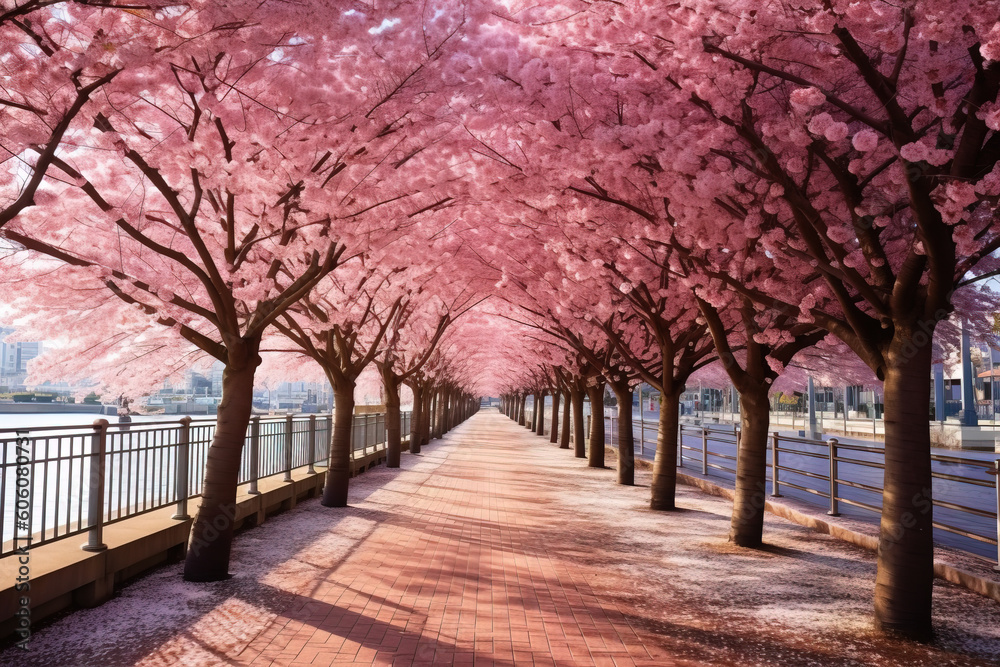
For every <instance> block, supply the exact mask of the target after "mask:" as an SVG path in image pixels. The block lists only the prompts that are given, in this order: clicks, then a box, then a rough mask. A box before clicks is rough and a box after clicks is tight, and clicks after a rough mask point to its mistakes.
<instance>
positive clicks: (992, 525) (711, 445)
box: [677, 424, 1000, 568]
mask: <svg viewBox="0 0 1000 667" xmlns="http://www.w3.org/2000/svg"><path fill="white" fill-rule="evenodd" d="M679 436H680V437H679V439H678V461H677V462H678V466H681V467H683V466H684V465H685V463H688V464H693V465H695V466H696V469H697V470H698V471H699V472H700V473H701V474H702V475H704V476H709V475H714V476H720V477H725V478H726V479H734V478H735V476H736V468H737V467H738V465H739V463H738V461H739V456H738V452H739V447H738V442H739V438H740V431H739V428H738V427H737V426H735V425H734V426H731V427H719V428H708V427H704V426H688V425H684V424H682V425H681V426H680V433H679ZM931 466H932V473H931V476H932V483H933V486H932V494H931V496H932V503H926V505H927V511H930V509H931V505H932V504H933V507H934V514H935V521H934V522H933V525H934V528H935V529H937V530H939V531H943V532H945V533H948V534H950V535H956V536H959V537H960V538H964V539H963V540H957V541H956V540H950V539H947V538H945V539H942V537H943V536H941V535H938V536H936V539H938V541H941V542H944V543H947V544H950V545H952V546H957V547H958V548H961V549H963V550H965V551H971V552H972V553H977V554H979V555H982V556H987V557H990V558H991V559H996V560H997V561H998V566H997V567H998V568H1000V544H998V540H997V535H998V533H1000V459H995V458H994V459H986V458H982V459H980V458H974V457H971V456H950V455H942V454H932V455H931ZM767 469H768V478H769V481H770V485H769V486H770V489H769V492H770V494H771V496H772V497H781V496H782V491H785V493H786V494H787V493H788V491H787V490H786V489H794V490H795V491H798V492H799V493H798V494H788V495H797V497H798V498H800V499H802V500H806V501H812V502H814V501H815V499H816V498H822V499H824V500H823V505H824V506H826V507H827V514H830V515H831V516H840V514H841V513H842V510H843V508H842V505H847V506H849V507H852V508H857V509H858V510H860V512H844V513H848V514H852V515H855V516H858V517H859V518H867V517H871V516H872V515H873V514H874V515H875V516H879V515H881V512H882V478H883V475H884V470H885V450H884V449H883V448H882V447H874V446H868V445H859V444H854V443H846V442H841V441H840V440H839V439H837V438H830V439H828V440H825V441H824V440H810V439H806V438H798V437H792V436H786V435H781V434H779V433H778V432H777V431H774V432H772V433H771V436H770V440H769V447H768V455H767ZM969 540H971V541H972V543H970V542H968V541H969ZM975 543H979V544H981V545H990V546H989V547H987V546H982V547H976V546H975ZM990 547H992V548H990Z"/></svg>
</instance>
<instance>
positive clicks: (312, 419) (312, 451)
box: [306, 415, 316, 475]
mask: <svg viewBox="0 0 1000 667" xmlns="http://www.w3.org/2000/svg"><path fill="white" fill-rule="evenodd" d="M308 458H309V470H307V471H306V472H308V473H309V474H310V475H315V474H316V468H314V467H313V466H314V464H315V463H316V415H309V457H308Z"/></svg>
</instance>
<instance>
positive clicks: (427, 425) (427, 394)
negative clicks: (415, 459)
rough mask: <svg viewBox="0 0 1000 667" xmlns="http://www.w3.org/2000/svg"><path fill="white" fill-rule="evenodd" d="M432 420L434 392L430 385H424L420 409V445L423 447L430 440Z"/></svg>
mask: <svg viewBox="0 0 1000 667" xmlns="http://www.w3.org/2000/svg"><path fill="white" fill-rule="evenodd" d="M433 420H434V393H433V392H432V391H431V388H430V386H425V387H424V408H423V410H422V411H421V419H420V446H421V447H423V446H425V445H427V444H428V443H429V442H430V441H431V428H432V425H433Z"/></svg>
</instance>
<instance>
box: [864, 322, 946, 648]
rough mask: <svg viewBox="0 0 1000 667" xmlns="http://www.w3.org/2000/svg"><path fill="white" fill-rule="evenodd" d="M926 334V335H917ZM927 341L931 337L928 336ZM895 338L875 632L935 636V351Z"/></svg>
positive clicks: (890, 356)
mask: <svg viewBox="0 0 1000 667" xmlns="http://www.w3.org/2000/svg"><path fill="white" fill-rule="evenodd" d="M918 335H920V334H918ZM926 335H927V336H929V335H930V334H926ZM901 338H904V336H902V335H900V334H897V336H896V340H893V342H892V344H891V345H890V349H889V354H888V355H887V366H888V368H887V370H886V378H885V385H884V391H885V480H884V485H883V489H884V490H883V493H882V521H881V525H880V526H879V549H878V573H877V575H876V577H875V626H876V628H877V629H879V630H880V631H882V632H885V633H887V634H891V635H898V636H903V637H907V638H912V639H928V638H930V636H931V632H932V629H931V590H932V588H933V583H934V544H933V526H932V522H933V520H934V516H933V515H934V505H933V504H932V493H931V488H932V487H931V459H930V453H931V444H930V431H929V430H928V429H927V406H928V405H929V403H930V383H929V382H928V380H927V378H928V377H930V373H931V345H930V343H929V342H927V341H925V343H924V344H923V345H917V344H915V343H913V342H910V339H909V337H908V336H907V337H905V339H904V340H902V341H901V340H899V339H901Z"/></svg>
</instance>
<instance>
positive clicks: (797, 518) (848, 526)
mask: <svg viewBox="0 0 1000 667" xmlns="http://www.w3.org/2000/svg"><path fill="white" fill-rule="evenodd" d="M677 481H678V482H680V483H681V484H685V485H687V486H693V487H695V488H697V489H700V490H701V491H703V492H705V493H707V494H709V495H713V496H719V497H721V498H726V499H727V500H733V499H734V496H735V493H734V492H733V490H732V489H728V488H726V487H724V486H720V485H718V484H715V483H714V482H710V481H708V480H707V479H703V478H701V477H696V476H694V475H689V474H687V473H683V472H680V471H678V472H677ZM764 508H765V509H766V510H767V511H768V512H770V513H771V514H774V515H775V516H779V517H781V518H782V519H786V520H788V521H791V522H792V523H797V524H799V525H800V526H805V527H807V528H812V529H813V530H815V531H816V532H818V533H826V534H827V535H830V536H832V537H835V538H837V539H839V540H843V541H845V542H849V543H851V544H853V545H855V546H858V547H861V548H863V549H868V550H869V551H878V526H873V525H871V524H866V523H863V522H861V521H857V520H854V519H850V518H845V517H837V518H834V517H819V516H816V515H815V514H813V512H815V508H814V507H811V506H809V505H806V504H805V503H799V502H796V501H794V500H792V499H787V500H784V501H782V502H776V501H774V500H767V501H765V502H764ZM934 551H935V557H934V576H936V577H938V578H939V579H944V580H945V581H949V582H951V583H953V584H957V585H959V586H963V587H965V588H967V589H969V590H970V591H972V592H974V593H978V594H980V595H984V596H986V597H988V598H992V599H994V600H996V601H997V602H1000V581H997V578H998V577H1000V574H997V573H995V572H993V570H992V567H991V563H990V562H989V561H987V560H985V559H983V558H980V557H978V556H975V555H972V554H967V553H963V552H960V551H957V550H954V549H949V548H947V547H941V546H935V548H934Z"/></svg>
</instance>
